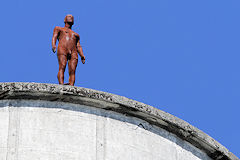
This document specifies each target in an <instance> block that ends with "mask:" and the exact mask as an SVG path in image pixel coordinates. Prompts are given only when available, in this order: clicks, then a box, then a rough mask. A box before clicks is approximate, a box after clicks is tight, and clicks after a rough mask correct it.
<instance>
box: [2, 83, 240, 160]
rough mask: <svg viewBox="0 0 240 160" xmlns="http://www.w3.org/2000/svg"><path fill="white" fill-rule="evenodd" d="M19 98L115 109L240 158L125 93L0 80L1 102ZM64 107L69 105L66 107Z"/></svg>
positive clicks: (210, 152) (210, 151) (211, 152)
mask: <svg viewBox="0 0 240 160" xmlns="http://www.w3.org/2000/svg"><path fill="white" fill-rule="evenodd" d="M18 100H21V101H29V103H33V102H34V101H39V100H40V101H42V102H41V103H45V102H49V103H52V102H54V103H68V104H73V105H75V104H77V105H82V106H88V107H90V108H97V109H101V110H104V111H108V112H114V113H117V114H120V115H124V116H126V117H135V118H137V119H140V120H143V122H147V123H148V124H149V125H151V126H156V127H158V128H160V129H163V130H166V131H167V132H170V133H171V134H174V135H176V137H178V138H180V139H181V140H183V141H187V142H188V143H190V144H191V145H193V146H194V147H196V148H197V149H199V150H201V151H202V152H204V154H206V155H207V156H208V157H210V159H214V160H215V159H216V160H220V159H223V160H238V158H237V157H236V156H235V155H234V154H232V153H231V152H229V151H228V150H227V149H226V148H225V147H224V146H222V145H221V144H219V143H218V142H217V141H215V140H214V139H213V138H211V137H210V136H208V135H207V134H205V133H204V132H202V131H201V130H199V129H197V128H195V127H194V126H192V125H190V124H189V123H187V122H185V121H183V120H181V119H179V118H177V117H175V116H173V115H171V114H169V113H166V112H164V111H161V110H159V109H156V108H154V107H152V106H149V105H146V104H143V103H141V102H137V101H134V100H131V99H128V98H125V97H122V96H118V95H114V94H111V93H106V92H101V91H96V90H92V89H87V88H81V87H72V86H65V85H56V84H40V83H20V82H16V83H0V104H1V103H2V104H3V101H7V103H8V105H9V106H16V103H18V102H19V103H20V101H18ZM24 105H25V104H24ZM0 107H1V105H0ZM56 107H57V106H56ZM63 109H67V108H66V107H65V108H64V107H63ZM12 123H15V122H14V121H13V122H12ZM16 123H17V122H16ZM149 125H145V124H144V123H139V124H138V127H141V128H142V129H144V130H148V129H149ZM0 127H1V126H0ZM0 137H1V135H0ZM9 143H10V142H9ZM179 143H181V142H179ZM180 145H181V144H180ZM0 147H1V146H0ZM185 148H186V147H185ZM198 157H199V156H198ZM178 159H179V158H178ZM200 159H201V158H200ZM205 159H208V158H205Z"/></svg>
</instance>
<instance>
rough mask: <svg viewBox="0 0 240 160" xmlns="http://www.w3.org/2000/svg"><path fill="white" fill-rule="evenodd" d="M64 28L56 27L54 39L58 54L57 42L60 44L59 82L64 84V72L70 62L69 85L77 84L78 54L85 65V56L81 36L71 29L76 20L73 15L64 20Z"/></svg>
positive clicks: (53, 46)
mask: <svg viewBox="0 0 240 160" xmlns="http://www.w3.org/2000/svg"><path fill="white" fill-rule="evenodd" d="M64 23H65V26H64V27H55V28H54V31H53V37H52V50H53V52H54V53H55V52H56V48H57V47H56V42H57V40H58V41H59V43H58V48H57V57H58V64H59V71H58V75H57V77H58V82H59V84H64V72H65V68H66V65H67V62H68V71H69V83H67V84H69V85H72V86H73V85H74V83H75V71H76V68H77V64H78V53H79V55H80V57H81V60H82V63H83V64H84V63H85V56H84V55H83V50H82V47H81V45H80V36H79V35H78V34H77V33H75V32H74V31H73V30H72V29H71V28H72V25H73V24H74V18H73V16H72V15H67V16H66V17H65V19H64Z"/></svg>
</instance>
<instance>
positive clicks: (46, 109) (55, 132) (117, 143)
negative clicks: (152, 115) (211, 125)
mask: <svg viewBox="0 0 240 160" xmlns="http://www.w3.org/2000/svg"><path fill="white" fill-rule="evenodd" d="M0 117H1V121H0V127H1V131H0V135H1V136H0V142H1V143H0V146H1V147H0V159H7V160H33V159H42V160H55V159H64V160H66V159H67V160H79V159H84V160H95V159H97V160H113V159H114V160H115V159H119V160H127V159H129V160H133V159H137V160H141V159H142V160H148V159H149V160H160V159H162V160H199V159H203V160H209V159H210V158H209V157H208V156H207V155H206V154H205V153H203V152H202V151H201V150H199V149H197V148H196V147H194V146H193V145H191V144H189V143H188V142H186V141H184V140H181V139H180V138H178V137H177V136H176V135H174V134H171V133H169V132H168V131H166V130H164V129H161V128H159V127H156V126H153V125H150V124H149V123H147V122H146V121H144V120H141V119H138V118H135V117H129V116H125V115H123V114H119V113H116V112H112V111H106V110H103V109H99V108H93V107H88V106H84V105H77V104H70V103H55V102H47V101H26V100H21V101H16V100H2V101H0ZM6 157H7V158H6Z"/></svg>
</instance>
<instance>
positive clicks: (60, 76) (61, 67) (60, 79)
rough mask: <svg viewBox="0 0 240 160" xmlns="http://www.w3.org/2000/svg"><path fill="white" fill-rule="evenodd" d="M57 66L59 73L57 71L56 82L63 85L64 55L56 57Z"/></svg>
mask: <svg viewBox="0 0 240 160" xmlns="http://www.w3.org/2000/svg"><path fill="white" fill-rule="evenodd" d="M58 64H59V71H58V75H57V77H58V82H59V84H63V83H64V72H65V68H66V64H67V56H66V55H64V54H59V55H58Z"/></svg>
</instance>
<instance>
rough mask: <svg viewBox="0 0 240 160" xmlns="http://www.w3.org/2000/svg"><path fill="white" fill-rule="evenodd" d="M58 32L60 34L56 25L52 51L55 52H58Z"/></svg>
mask: <svg viewBox="0 0 240 160" xmlns="http://www.w3.org/2000/svg"><path fill="white" fill-rule="evenodd" d="M58 34H59V27H55V28H54V30H53V37H52V51H53V52H54V53H55V52H56V48H57V47H56V42H57V39H58Z"/></svg>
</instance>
